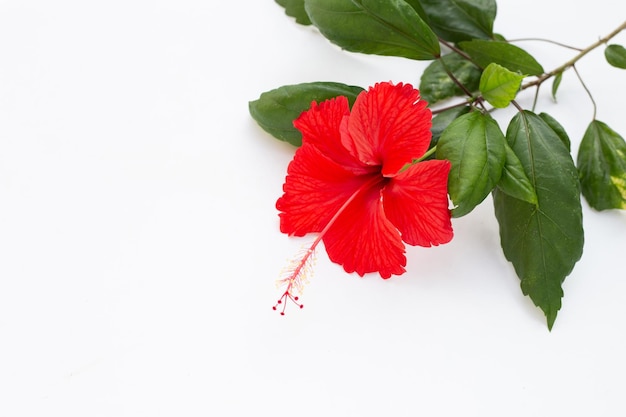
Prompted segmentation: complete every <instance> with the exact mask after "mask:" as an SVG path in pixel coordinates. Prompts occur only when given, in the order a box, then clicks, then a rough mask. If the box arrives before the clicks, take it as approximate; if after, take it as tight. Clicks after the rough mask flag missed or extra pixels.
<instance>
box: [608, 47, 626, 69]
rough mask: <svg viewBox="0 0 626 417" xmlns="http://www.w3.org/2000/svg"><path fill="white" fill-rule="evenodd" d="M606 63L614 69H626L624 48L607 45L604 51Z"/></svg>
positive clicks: (625, 50)
mask: <svg viewBox="0 0 626 417" xmlns="http://www.w3.org/2000/svg"><path fill="white" fill-rule="evenodd" d="M604 57H605V58H606V60H607V62H608V63H609V64H611V65H613V66H614V67H616V68H621V69H626V48H624V47H623V46H622V45H615V44H613V45H609V46H607V47H606V49H605V50H604Z"/></svg>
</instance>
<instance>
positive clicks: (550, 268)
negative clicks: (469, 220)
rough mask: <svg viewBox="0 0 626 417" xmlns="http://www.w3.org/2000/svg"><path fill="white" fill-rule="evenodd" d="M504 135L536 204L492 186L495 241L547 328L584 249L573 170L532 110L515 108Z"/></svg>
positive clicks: (560, 145) (567, 156)
mask: <svg viewBox="0 0 626 417" xmlns="http://www.w3.org/2000/svg"><path fill="white" fill-rule="evenodd" d="M506 135H507V140H508V142H509V145H510V146H511V149H513V151H514V152H515V154H516V155H517V157H518V158H519V160H520V162H521V163H522V165H523V167H524V171H525V173H526V175H527V177H528V178H529V179H530V181H531V183H532V184H533V188H534V189H535V191H536V193H537V204H536V205H534V204H529V203H527V202H525V201H522V200H519V199H517V198H515V197H512V196H510V195H508V194H506V193H504V192H502V191H501V190H499V189H496V190H495V192H494V207H495V214H496V218H497V220H498V223H499V225H500V242H501V245H502V249H503V251H504V255H505V256H506V258H507V259H508V260H509V261H510V262H512V263H513V266H514V268H515V272H516V273H517V276H518V277H519V278H520V279H521V288H522V292H523V293H524V295H528V296H530V298H531V299H532V301H533V302H534V303H535V305H536V306H538V307H540V308H541V309H542V310H543V312H544V314H545V316H546V320H547V323H548V328H549V329H551V328H552V326H553V325H554V321H555V320H556V316H557V313H558V311H559V310H560V308H561V298H562V297H563V290H562V288H561V284H562V283H563V281H564V280H565V277H567V276H568V275H569V274H570V273H571V272H572V269H573V268H574V265H575V264H576V262H577V261H578V260H579V259H580V257H581V255H582V252H583V244H584V233H583V225H582V207H581V202H580V191H579V184H578V176H577V171H576V167H575V166H574V161H572V158H571V155H570V153H569V152H568V151H567V149H565V147H564V146H563V143H562V142H561V139H559V137H558V136H557V135H556V133H554V131H553V130H552V128H550V126H548V125H547V124H546V122H544V121H543V119H542V118H540V117H539V116H537V115H535V114H534V113H531V112H529V111H524V112H520V113H518V114H517V115H516V116H515V117H514V118H513V120H512V121H511V123H510V124H509V127H508V129H507V133H506Z"/></svg>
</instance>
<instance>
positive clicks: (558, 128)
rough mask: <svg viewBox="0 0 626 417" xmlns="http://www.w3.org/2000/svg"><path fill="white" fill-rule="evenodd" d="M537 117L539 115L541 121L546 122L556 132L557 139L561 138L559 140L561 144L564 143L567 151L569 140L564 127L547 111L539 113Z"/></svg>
mask: <svg viewBox="0 0 626 417" xmlns="http://www.w3.org/2000/svg"><path fill="white" fill-rule="evenodd" d="M539 117H541V118H542V119H543V121H544V122H546V123H547V124H548V126H550V128H551V129H552V130H554V133H556V134H557V136H558V137H559V139H561V142H563V145H565V148H567V151H568V152H569V151H570V150H571V142H570V140H569V136H568V135H567V132H566V131H565V128H564V127H563V126H562V125H561V124H560V123H559V122H557V121H556V119H555V118H554V117H552V116H550V115H549V114H548V113H539Z"/></svg>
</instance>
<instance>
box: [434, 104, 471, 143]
mask: <svg viewBox="0 0 626 417" xmlns="http://www.w3.org/2000/svg"><path fill="white" fill-rule="evenodd" d="M469 111H470V107H469V106H462V107H453V108H451V109H448V110H444V111H442V112H440V113H438V114H436V115H435V116H434V117H433V122H432V123H433V124H432V127H431V128H430V131H431V133H432V137H431V139H430V146H429V148H432V147H433V146H435V145H437V143H438V142H439V138H440V137H441V134H442V133H443V131H444V130H445V129H446V128H447V127H448V126H449V125H450V123H452V122H453V121H454V120H455V119H457V118H458V117H459V116H462V115H464V114H467V113H468V112H469Z"/></svg>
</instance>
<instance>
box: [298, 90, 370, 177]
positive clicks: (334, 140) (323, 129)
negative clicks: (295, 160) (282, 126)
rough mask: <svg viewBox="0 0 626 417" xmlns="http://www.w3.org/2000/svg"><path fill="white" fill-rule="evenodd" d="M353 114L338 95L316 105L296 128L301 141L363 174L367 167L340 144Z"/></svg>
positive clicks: (314, 104)
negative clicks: (345, 122)
mask: <svg viewBox="0 0 626 417" xmlns="http://www.w3.org/2000/svg"><path fill="white" fill-rule="evenodd" d="M349 114H350V106H349V104H348V99H347V98H346V97H344V96H339V97H336V98H334V99H330V100H326V101H323V102H321V103H320V104H317V103H316V102H313V103H311V108H310V109H309V110H307V111H305V112H303V113H302V114H300V117H298V118H297V119H296V120H295V121H294V122H293V125H294V126H295V127H296V129H298V130H299V131H300V132H301V133H302V142H303V143H308V144H311V145H314V146H315V147H316V148H318V149H319V150H320V151H321V152H322V153H323V154H324V155H326V156H327V157H328V158H330V159H332V160H333V161H335V162H337V163H338V164H340V165H342V166H343V167H345V168H346V169H349V170H351V171H353V172H354V173H355V174H362V173H364V168H365V172H366V170H367V168H366V167H365V164H363V163H362V162H361V161H359V160H358V159H357V158H356V157H355V156H354V155H353V154H351V153H350V152H349V151H348V149H346V148H345V146H343V144H342V143H341V134H340V126H341V122H342V120H343V119H344V118H345V117H346V116H348V115H349Z"/></svg>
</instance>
